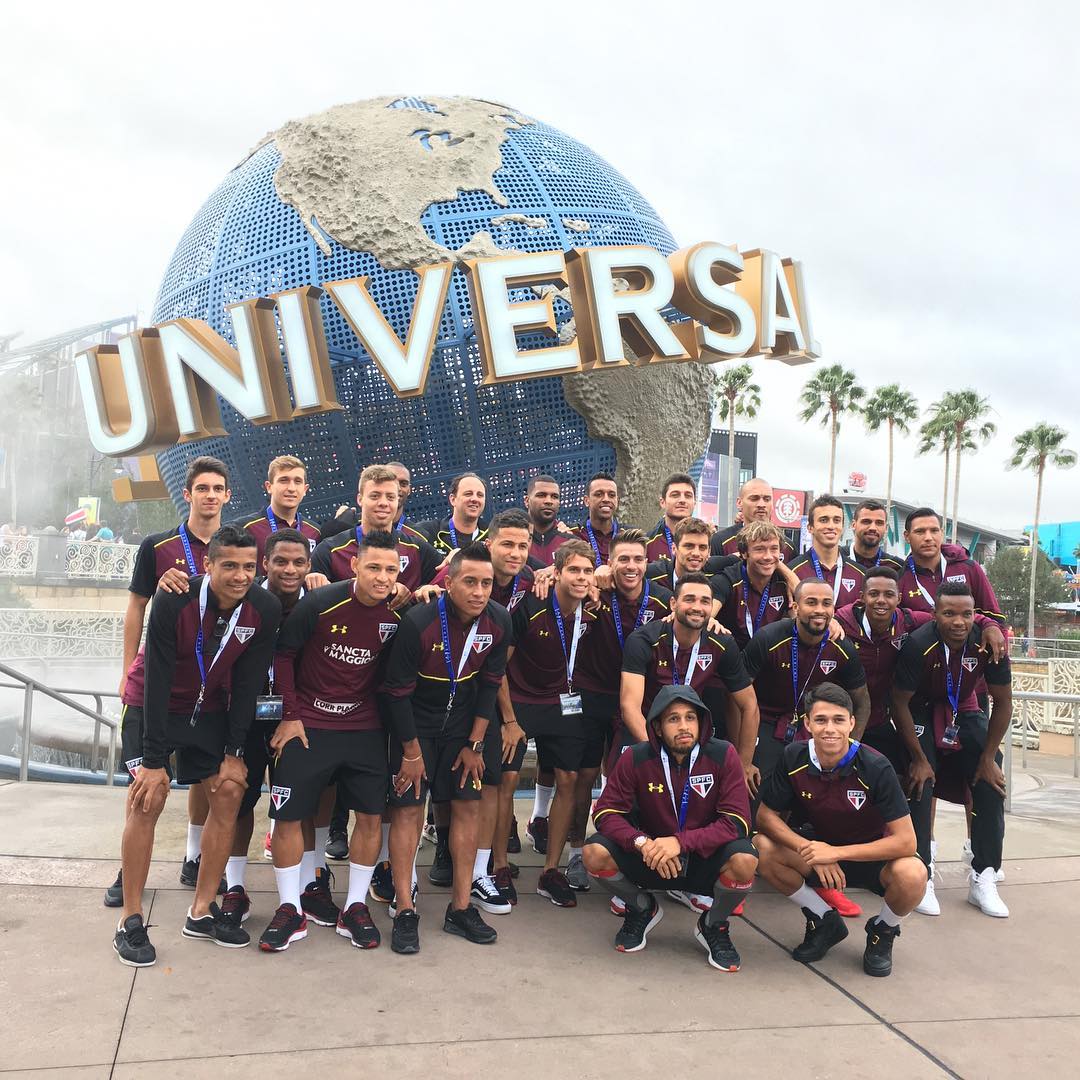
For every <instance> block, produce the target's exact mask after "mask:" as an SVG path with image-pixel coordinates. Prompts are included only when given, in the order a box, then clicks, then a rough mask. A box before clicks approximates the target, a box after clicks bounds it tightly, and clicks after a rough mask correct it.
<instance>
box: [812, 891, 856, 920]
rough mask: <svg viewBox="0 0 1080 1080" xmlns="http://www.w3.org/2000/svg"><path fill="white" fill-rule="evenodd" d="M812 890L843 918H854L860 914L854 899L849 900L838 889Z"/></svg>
mask: <svg viewBox="0 0 1080 1080" xmlns="http://www.w3.org/2000/svg"><path fill="white" fill-rule="evenodd" d="M814 892H816V893H817V894H818V896H820V897H821V899H822V900H824V901H825V903H826V904H828V905H829V907H831V908H833V909H834V910H835V911H836V913H837V914H838V915H843V916H844V918H845V919H855V918H858V916H860V915H861V914H862V908H861V907H859V905H858V904H856V903H855V901H854V900H849V899H848V897H847V896H846V895H845V894H844V893H842V892H841V891H840V890H839V889H815V890H814Z"/></svg>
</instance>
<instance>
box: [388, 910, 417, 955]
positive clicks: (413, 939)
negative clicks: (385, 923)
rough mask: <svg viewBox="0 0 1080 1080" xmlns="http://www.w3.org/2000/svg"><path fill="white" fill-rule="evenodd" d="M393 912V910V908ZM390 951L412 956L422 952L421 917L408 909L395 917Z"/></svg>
mask: <svg viewBox="0 0 1080 1080" xmlns="http://www.w3.org/2000/svg"><path fill="white" fill-rule="evenodd" d="M391 910H393V909H392V908H391ZM390 951H391V952H396V953H403V954H405V955H406V956H411V955H412V954H413V953H418V952H419V951H420V916H419V915H417V914H416V912H415V911H414V910H413V909H411V908H407V909H406V910H405V911H403V912H402V913H401V914H400V915H395V916H394V929H393V931H392V932H391V934H390Z"/></svg>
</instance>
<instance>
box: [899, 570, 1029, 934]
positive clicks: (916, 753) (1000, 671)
mask: <svg viewBox="0 0 1080 1080" xmlns="http://www.w3.org/2000/svg"><path fill="white" fill-rule="evenodd" d="M974 618H975V598H974V597H973V596H972V594H971V589H970V588H969V587H968V585H967V583H966V582H964V581H946V582H945V583H944V584H943V585H942V586H941V587H940V588H939V589H938V591H937V597H936V599H935V608H934V621H933V622H929V623H927V624H926V625H925V626H922V627H920V628H919V629H917V630H915V631H914V632H913V633H912V634H911V635H910V636H909V637H908V640H907V642H906V643H905V645H904V647H903V649H901V650H900V658H899V660H898V661H897V664H896V674H895V676H894V682H893V697H892V706H893V720H894V721H895V723H896V727H897V730H898V731H899V732H900V736H901V738H902V739H903V740H904V743H905V745H906V747H907V750H908V753H909V755H910V757H911V767H910V771H909V776H908V779H909V782H910V784H911V800H912V817H913V819H914V821H915V833H916V836H917V837H918V841H919V855H920V856H921V857H922V858H923V859H924V861H926V862H927V863H929V861H930V798H931V795H932V794H933V791H934V788H935V784H936V783H937V782H938V779H939V777H941V776H942V775H943V774H949V775H951V776H952V777H953V778H956V779H959V780H961V781H962V783H963V784H964V785H965V786H966V787H967V788H968V789H969V790H970V791H971V800H972V805H973V808H974V814H973V816H972V822H971V850H972V863H971V878H970V884H969V889H968V902H969V903H971V904H973V905H975V906H976V907H978V908H979V909H980V910H981V911H982V912H983V913H984V914H986V915H992V916H995V917H996V918H1006V917H1008V914H1009V909H1008V907H1006V905H1005V902H1004V901H1003V900H1002V899H1001V897H1000V896H999V895H998V891H997V871H998V870H999V869H1000V868H1001V849H1002V844H1003V843H1004V839H1005V777H1004V776H1003V774H1002V772H1001V754H1000V752H999V750H998V748H999V747H1000V745H1001V740H1002V739H1003V738H1004V737H1005V736H1006V733H1007V732H1008V730H1009V725H1010V723H1011V722H1012V673H1011V670H1010V668H1009V661H1008V658H1007V657H1003V658H1002V659H1001V660H998V661H995V660H994V659H993V658H992V656H991V653H990V650H989V648H988V646H987V645H986V644H985V643H984V641H983V628H982V627H981V626H978V625H976V624H975V621H974ZM982 679H985V683H986V687H987V690H988V691H989V694H990V699H991V701H992V702H993V708H992V710H991V712H990V716H989V718H987V715H986V713H985V712H983V711H982V710H981V709H980V707H979V702H978V698H977V696H976V694H977V688H978V686H979V683H980V680H982Z"/></svg>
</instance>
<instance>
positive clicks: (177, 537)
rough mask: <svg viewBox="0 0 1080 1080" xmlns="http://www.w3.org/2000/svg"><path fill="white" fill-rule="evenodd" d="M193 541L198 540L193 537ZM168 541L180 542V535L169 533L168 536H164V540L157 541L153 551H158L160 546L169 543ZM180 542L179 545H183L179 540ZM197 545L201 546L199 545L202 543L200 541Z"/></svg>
mask: <svg viewBox="0 0 1080 1080" xmlns="http://www.w3.org/2000/svg"><path fill="white" fill-rule="evenodd" d="M195 539H196V540H199V538H198V537H197V536H196V537H195ZM170 540H180V534H179V533H170V534H169V535H168V536H166V537H165V539H164V540H159V541H158V542H157V543H156V544H155V545H154V550H155V551H157V549H158V548H159V547H161V545H162V544H167V543H168V542H169V541H170ZM180 542H181V543H183V541H182V540H180ZM199 543H200V544H201V543H202V541H201V540H199Z"/></svg>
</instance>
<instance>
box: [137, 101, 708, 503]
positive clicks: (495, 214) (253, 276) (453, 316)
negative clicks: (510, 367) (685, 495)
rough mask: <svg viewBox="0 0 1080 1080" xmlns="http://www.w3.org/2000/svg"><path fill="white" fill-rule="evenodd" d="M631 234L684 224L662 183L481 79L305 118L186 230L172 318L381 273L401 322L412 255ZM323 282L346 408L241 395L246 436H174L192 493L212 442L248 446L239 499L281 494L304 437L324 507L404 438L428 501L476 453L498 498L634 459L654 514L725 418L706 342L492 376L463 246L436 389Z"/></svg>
mask: <svg viewBox="0 0 1080 1080" xmlns="http://www.w3.org/2000/svg"><path fill="white" fill-rule="evenodd" d="M612 244H647V245H651V246H652V247H655V248H657V249H658V250H660V251H662V252H664V253H665V254H667V253H668V252H670V251H672V250H674V248H675V246H676V245H675V242H674V240H673V239H672V237H671V234H670V233H669V232H668V230H667V228H666V226H665V225H664V223H663V222H662V221H661V220H660V218H659V216H658V215H657V213H656V211H655V210H653V208H652V207H651V206H650V205H649V204H648V202H646V201H645V199H644V198H642V196H641V195H640V194H639V193H638V192H637V191H636V190H635V189H634V188H633V187H632V186H631V185H630V184H629V183H628V182H627V181H626V180H625V179H624V178H623V177H622V176H620V175H619V174H618V173H617V172H616V171H615V170H614V169H612V168H611V166H609V165H608V164H607V163H606V162H604V161H603V160H601V159H600V158H599V157H597V156H596V154H594V153H593V152H592V151H591V150H589V149H588V148H587V147H585V146H583V145H582V144H581V143H579V142H576V141H575V140H573V139H571V138H569V137H568V136H567V135H564V134H563V133H562V132H560V131H557V130H555V129H554V128H552V127H549V126H548V125H546V124H543V123H541V122H539V121H537V120H533V119H531V118H529V117H526V116H524V115H521V114H519V113H517V112H515V111H513V110H512V109H510V108H508V107H507V106H505V105H499V104H494V103H491V102H486V101H477V100H473V99H468V98H428V99H420V98H412V97H406V98H383V99H374V100H370V101H361V102H357V103H355V104H352V105H342V106H336V107H335V108H332V109H328V110H327V111H325V112H323V113H318V114H316V115H314V116H310V117H308V118H306V119H304V120H299V121H290V122H289V123H287V124H285V125H284V126H283V127H282V128H280V129H279V130H278V131H275V132H273V133H271V134H270V135H268V136H267V137H266V138H265V139H264V140H263V141H262V142H261V143H260V144H259V145H258V146H257V147H256V148H255V149H254V150H253V151H252V152H251V153H250V154H249V155H248V156H247V157H246V158H245V159H244V160H243V161H242V162H241V163H240V164H239V165H238V166H237V167H236V168H235V169H233V171H232V172H231V173H229V175H228V176H227V177H226V178H225V180H224V181H222V183H221V184H220V185H219V187H218V188H217V190H216V191H214V193H213V194H212V195H211V196H210V198H209V199H207V201H206V203H205V204H204V205H203V207H202V208H201V209H200V210H199V212H198V213H197V214H196V215H195V218H194V220H193V221H192V222H191V224H190V225H189V226H188V228H187V229H186V230H185V232H184V235H183V236H182V237H181V239H180V243H179V244H178V246H177V248H176V251H175V252H174V254H173V257H172V260H171V261H170V263H169V266H168V269H167V270H166V272H165V276H164V278H163V280H162V283H161V288H160V290H159V293H158V298H157V302H156V304H155V307H154V313H153V319H152V321H153V322H154V323H161V322H164V321H166V320H169V319H174V318H178V317H181V316H187V317H190V318H197V319H203V320H205V321H206V322H207V323H209V325H210V326H211V327H212V328H213V329H214V330H216V331H217V332H218V333H219V334H221V335H222V336H224V337H226V338H227V339H229V340H232V326H231V321H230V319H229V318H228V316H227V313H226V307H227V305H229V304H233V303H237V302H239V301H242V300H246V299H249V298H251V297H257V296H267V295H269V294H270V293H274V292H279V291H281V290H284V289H291V288H296V287H299V286H303V285H320V286H321V285H322V283H323V282H324V281H335V280H341V279H343V278H351V277H356V276H359V275H366V276H368V277H369V279H370V282H369V286H368V288H369V290H370V292H371V295H372V297H373V298H374V300H375V302H376V303H377V304H378V306H379V308H380V309H381V311H382V312H383V314H384V315H385V317H386V319H387V321H388V322H389V323H390V325H391V326H392V327H393V328H394V330H395V331H396V332H397V333H398V335H399V336H400V337H402V338H403V337H404V336H405V333H406V332H407V328H408V320H409V315H410V312H411V311H412V307H413V301H414V299H415V294H416V282H417V278H416V275H415V274H414V273H413V272H412V270H411V268H412V267H416V266H420V265H422V264H425V263H434V262H440V261H446V260H462V259H465V258H475V257H477V256H480V255H494V254H498V253H500V252H508V251H513V250H517V251H525V252H532V251H545V250H554V249H563V250H568V249H570V248H573V247H586V246H593V245H612ZM321 303H322V314H323V319H324V322H325V328H326V337H327V341H328V344H329V351H330V359H331V364H332V366H333V371H334V378H335V382H336V385H337V392H338V398H339V401H340V402H341V404H342V406H343V410H342V411H341V412H336V413H328V414H319V415H315V416H311V417H307V418H303V419H299V420H294V421H291V422H289V423H284V424H272V425H268V426H264V427H256V426H255V425H253V424H251V423H250V422H249V421H247V420H246V419H244V418H243V417H241V416H239V415H238V414H237V412H236V411H235V410H234V409H233V408H232V407H231V406H230V405H229V404H228V403H227V402H225V401H222V402H221V407H222V417H223V420H224V423H225V427H226V429H227V430H228V431H229V433H230V437H229V438H219V439H210V440H205V441H201V442H198V443H191V444H186V445H183V446H177V447H175V448H174V449H171V450H169V451H167V452H166V453H164V454H162V455H161V456H160V459H159V460H160V464H161V467H162V475H163V477H164V479H165V481H166V483H167V484H168V485H169V489H170V492H171V493H172V495H173V498H174V499H176V500H177V502H178V504H179V502H180V500H181V496H180V491H181V488H182V486H183V476H184V471H185V468H186V465H187V462H188V461H189V460H190V459H191V458H192V457H194V456H196V455H197V454H204V453H209V454H214V455H216V456H218V457H220V458H222V459H223V460H224V461H225V462H226V463H227V464H228V465H229V468H230V471H231V473H232V477H233V480H232V489H233V504H232V508H231V509H232V510H233V511H235V512H236V513H238V514H239V513H243V512H246V511H249V510H252V509H257V508H258V507H259V506H261V505H262V503H263V489H262V481H263V479H264V478H265V466H266V463H267V461H268V460H269V459H270V458H271V457H273V456H274V455H276V454H279V453H295V454H297V455H299V456H300V457H302V458H303V459H304V460H305V461H306V462H307V464H308V472H309V478H310V480H311V482H312V491H311V493H310V495H309V496H308V499H307V501H306V502H305V505H304V511H305V515H306V516H308V517H310V518H313V519H315V520H318V519H320V518H322V517H326V516H329V515H331V514H332V513H333V510H334V508H335V507H336V506H338V505H339V504H341V503H348V502H351V501H352V499H353V496H354V494H355V483H356V477H357V474H358V472H359V470H360V469H361V468H362V467H363V466H364V465H366V464H368V463H370V462H372V461H387V460H392V459H399V460H402V461H404V462H406V464H408V465H409V467H410V468H411V469H412V471H413V473H414V477H415V479H416V487H415V488H414V493H413V497H412V500H411V502H410V516H411V517H413V518H417V517H437V516H440V515H441V514H442V513H444V512H445V492H446V488H447V485H448V481H449V478H450V477H452V476H453V475H454V474H456V473H459V472H461V471H462V470H464V469H473V470H475V471H476V472H478V473H479V474H480V475H481V476H483V477H485V478H486V479H487V480H488V482H489V494H488V505H489V507H492V508H497V507H501V506H505V505H507V504H509V503H517V502H518V500H519V499H520V493H521V491H522V490H523V488H524V486H525V483H526V480H527V478H528V476H529V475H531V474H535V473H537V472H550V473H552V474H553V475H554V476H556V477H557V478H558V479H559V480H560V481H561V482H562V484H563V492H564V493H563V498H564V505H566V506H575V507H576V506H578V505H580V497H581V493H582V491H583V489H584V483H585V481H586V480H587V479H588V477H589V476H591V475H592V474H593V473H594V472H597V471H599V470H601V469H605V470H616V469H617V475H618V476H619V479H620V481H621V482H622V484H623V487H624V490H627V491H628V492H629V493H630V496H631V502H630V504H629V505H626V506H624V512H623V517H624V519H626V520H634V519H637V520H639V521H640V522H641V523H642V524H647V523H648V522H650V521H651V520H652V518H653V517H654V516H655V511H656V503H655V498H656V489H657V487H658V485H659V483H660V481H661V480H662V478H663V476H665V475H667V474H668V473H670V472H672V471H675V470H680V469H684V468H685V467H686V466H687V465H688V464H689V463H690V462H692V461H694V460H695V459H696V458H697V457H698V456H699V455H700V453H701V451H702V449H703V448H704V445H705V441H706V439H707V437H708V428H709V411H710V404H711V400H712V392H713V379H714V376H713V374H712V372H711V370H710V369H709V368H706V367H703V366H701V365H697V364H688V365H665V366H663V367H662V368H660V369H653V370H648V369H640V370H639V369H625V368H624V369H620V370H616V371H611V372H604V373H595V374H592V375H589V374H585V375H575V376H568V377H566V378H562V377H558V376H554V377H548V378H542V379H534V380H531V381H523V382H517V383H510V384H503V385H497V386H481V385H480V383H481V380H482V377H483V375H482V371H481V366H480V359H479V355H478V352H477V347H476V341H475V336H474V330H473V326H472V320H471V314H470V305H469V298H468V290H467V287H466V282H465V277H464V273H463V272H462V270H461V269H460V268H458V269H455V271H454V275H453V282H452V285H451V289H450V295H449V299H448V301H447V305H446V308H445V310H444V313H443V318H442V320H441V323H440V328H439V334H438V339H437V343H436V348H435V354H434V357H433V359H432V364H431V372H430V376H429V379H428V383H427V389H426V392H425V393H424V395H423V396H422V397H419V398H410V399H402V398H398V397H397V396H396V395H395V394H394V392H393V391H392V390H391V388H390V386H389V385H388V384H387V382H386V381H385V379H384V378H383V376H382V374H381V373H380V372H379V369H378V368H377V367H376V365H375V364H374V363H373V362H372V360H371V358H370V357H369V356H368V355H367V353H366V351H365V350H364V347H363V345H362V344H361V343H360V341H359V340H358V339H357V337H356V336H355V334H354V333H353V332H352V330H351V329H350V328H349V326H348V325H347V323H346V322H345V320H344V318H343V317H342V316H341V314H340V312H339V311H338V309H337V308H336V307H335V305H334V304H333V303H332V302H331V300H330V298H329V297H328V296H327V295H326V294H324V295H323V297H322V301H321ZM555 309H556V315H557V319H558V323H559V328H560V335H561V336H562V337H564V338H565V337H567V336H570V335H572V334H573V332H574V327H573V313H572V311H571V309H570V307H569V305H568V304H567V303H566V302H565V300H564V299H562V298H557V299H556V300H555ZM544 343H545V341H544V339H542V338H540V337H539V336H537V337H536V338H535V339H534V340H532V341H529V340H526V341H525V342H524V345H525V347H529V346H530V345H531V346H533V347H541V346H542V345H543V344H544Z"/></svg>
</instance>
